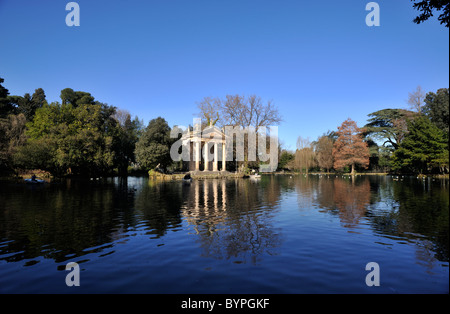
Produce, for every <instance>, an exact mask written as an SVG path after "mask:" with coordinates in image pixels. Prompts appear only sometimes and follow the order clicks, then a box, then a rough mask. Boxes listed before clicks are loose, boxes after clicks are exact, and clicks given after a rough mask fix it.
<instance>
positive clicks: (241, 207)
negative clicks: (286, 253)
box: [181, 179, 280, 263]
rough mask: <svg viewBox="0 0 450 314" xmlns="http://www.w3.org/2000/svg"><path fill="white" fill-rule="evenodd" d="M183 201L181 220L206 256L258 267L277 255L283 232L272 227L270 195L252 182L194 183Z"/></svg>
mask: <svg viewBox="0 0 450 314" xmlns="http://www.w3.org/2000/svg"><path fill="white" fill-rule="evenodd" d="M268 190H270V188H269V189H268ZM266 192H267V193H266ZM272 192H274V191H272ZM277 195H278V198H279V193H278V194H277ZM183 198H184V200H185V201H184V204H183V206H182V207H181V213H182V216H183V218H184V220H185V221H186V222H187V223H188V224H189V226H190V227H191V228H192V229H191V230H193V232H191V234H192V233H193V234H196V235H198V236H199V237H198V241H199V243H200V246H201V247H202V255H203V256H206V257H213V258H218V259H233V260H235V262H237V263H241V262H247V261H250V262H251V263H257V262H258V261H259V260H260V258H261V256H262V255H264V254H276V248H277V247H278V246H279V244H280V238H279V234H280V231H279V230H277V229H276V228H274V227H273V222H272V217H273V213H272V210H273V209H274V207H273V206H271V205H270V203H272V202H271V200H272V198H273V193H270V191H265V190H264V189H263V188H261V186H260V185H258V184H254V183H251V182H250V181H249V180H242V179H241V180H239V179H236V180H229V179H228V180H227V179H213V180H194V181H193V182H192V183H191V184H190V185H189V186H185V187H184V188H183Z"/></svg>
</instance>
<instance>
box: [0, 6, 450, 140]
mask: <svg viewBox="0 0 450 314" xmlns="http://www.w3.org/2000/svg"><path fill="white" fill-rule="evenodd" d="M68 2H69V1H66V0H42V1H35V0H0V29H1V34H2V39H1V41H0V77H3V78H4V79H5V82H4V83H3V85H4V86H5V87H6V88H7V89H8V90H9V91H10V94H11V95H21V96H22V95H23V94H25V93H27V92H28V93H30V94H31V93H33V92H34V90H35V89H36V88H40V87H41V88H43V89H44V91H45V93H46V95H47V100H48V101H49V102H52V101H60V98H59V94H60V91H61V90H62V89H64V88H66V87H70V88H73V89H74V90H80V91H86V92H90V93H91V94H92V95H93V96H94V97H95V98H96V99H97V100H99V101H102V102H105V103H108V104H110V105H114V106H117V107H118V108H120V109H126V110H128V111H130V113H131V114H132V115H137V116H138V117H139V118H141V119H143V120H144V122H145V123H146V124H147V123H148V122H149V121H150V120H151V119H153V118H156V117H158V116H162V117H164V118H165V119H166V120H167V121H168V122H169V125H170V126H173V125H176V124H177V125H185V126H186V125H188V124H190V123H192V119H193V118H194V117H195V116H194V114H195V113H196V112H197V105H196V103H197V102H199V101H200V100H202V99H203V98H204V97H206V96H211V97H224V96H225V95H227V94H244V95H250V94H256V95H258V96H261V97H262V98H263V99H264V100H266V101H267V100H272V101H273V102H274V104H275V105H276V106H277V107H278V109H279V111H280V113H281V115H282V117H283V119H284V121H283V123H282V124H281V125H280V126H279V137H280V140H281V141H282V142H283V143H284V145H285V147H287V148H290V149H294V148H295V143H296V139H297V137H298V136H302V137H305V138H306V137H309V138H310V139H311V140H315V139H317V137H318V136H320V135H322V134H323V133H325V132H326V131H328V130H335V129H336V128H337V126H338V125H340V124H341V123H342V122H343V121H344V120H345V119H347V118H352V119H353V120H355V121H356V122H357V123H358V125H360V126H363V125H364V124H365V123H366V121H367V114H369V113H371V112H374V111H376V110H380V109H384V108H406V107H407V103H406V100H407V98H408V93H409V92H412V91H414V90H415V89H416V87H417V86H418V85H421V86H422V88H423V89H424V90H425V91H427V92H428V91H436V90H437V89H439V88H442V87H448V86H449V33H448V28H446V27H444V26H443V25H440V24H439V22H438V21H436V18H432V19H431V20H429V21H427V22H425V23H424V24H420V25H416V24H414V23H413V22H412V20H413V18H414V17H415V16H416V15H417V12H416V11H415V10H414V9H413V8H412V2H411V1H409V0H396V1H392V0H389V1H388V0H384V1H376V2H377V3H378V4H379V6H380V21H381V25H380V26H379V27H368V26H367V25H366V24H365V18H366V15H367V14H368V13H369V12H368V11H366V10H365V7H366V4H367V3H368V2H370V1H366V0H343V1H301V0H295V1H290V0H278V1H275V0H239V1H235V0H208V1H204V0H159V1H149V0H147V1H137V0H130V1H112V0H110V1H106V0H79V1H76V2H77V3H78V4H79V6H80V26H79V27H68V26H66V24H65V18H66V15H67V14H68V13H69V12H68V11H65V6H66V4H67V3H68Z"/></svg>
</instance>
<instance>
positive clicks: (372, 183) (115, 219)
mask: <svg viewBox="0 0 450 314" xmlns="http://www.w3.org/2000/svg"><path fill="white" fill-rule="evenodd" d="M448 184H449V182H448V180H437V179H435V180H433V179H426V180H418V179H417V178H415V177H411V178H404V179H398V180H397V179H396V178H393V177H389V176H387V177H382V176H359V177H356V178H354V179H353V180H352V179H351V178H349V177H342V176H338V177H336V176H334V175H333V176H329V177H327V176H320V177H319V176H308V177H305V176H294V177H292V178H291V177H290V176H263V177H262V178H261V179H260V180H257V181H256V180H251V179H237V180H236V179H227V180H203V181H194V182H193V183H192V184H191V185H183V184H182V183H181V182H175V181H174V182H163V183H161V182H153V181H149V180H148V179H147V178H139V177H129V178H128V179H123V178H110V179H104V180H99V181H90V180H88V181H80V180H78V181H77V180H67V181H63V182H61V183H58V184H47V185H43V186H29V185H23V184H14V183H0V293H448V292H449V216H448V213H449V194H448V193H449V186H448ZM69 262H76V263H78V264H79V265H80V269H81V271H80V286H79V287H68V286H66V284H65V278H66V276H67V274H68V273H69V271H66V270H65V266H66V264H67V263H69ZM369 262H376V263H378V265H379V266H380V286H378V287H375V286H373V287H368V286H367V285H366V281H365V279H366V275H368V274H369V271H366V269H365V267H366V264H367V263H369Z"/></svg>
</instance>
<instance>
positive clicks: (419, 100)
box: [408, 85, 425, 113]
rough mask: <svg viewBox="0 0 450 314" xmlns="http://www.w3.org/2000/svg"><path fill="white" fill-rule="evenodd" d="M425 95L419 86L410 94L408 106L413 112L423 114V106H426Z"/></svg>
mask: <svg viewBox="0 0 450 314" xmlns="http://www.w3.org/2000/svg"><path fill="white" fill-rule="evenodd" d="M424 99H425V93H424V92H423V90H422V87H421V86H420V85H419V86H417V88H416V90H415V91H414V92H412V93H408V104H409V106H410V109H411V110H414V111H417V112H419V113H421V112H422V106H423V105H424Z"/></svg>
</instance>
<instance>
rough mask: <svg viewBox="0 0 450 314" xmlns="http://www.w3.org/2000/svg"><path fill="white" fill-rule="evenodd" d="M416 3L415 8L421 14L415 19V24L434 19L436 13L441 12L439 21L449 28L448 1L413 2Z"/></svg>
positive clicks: (424, 0) (415, 0) (417, 0)
mask: <svg viewBox="0 0 450 314" xmlns="http://www.w3.org/2000/svg"><path fill="white" fill-rule="evenodd" d="M411 1H413V2H415V3H414V4H413V8H414V9H416V10H418V11H420V12H421V13H420V14H419V15H418V16H417V17H416V18H414V20H413V21H414V23H416V24H420V23H422V22H425V21H426V20H428V19H429V18H430V17H432V16H433V15H434V13H435V11H440V12H441V14H440V15H439V16H438V21H439V22H440V23H441V24H444V26H445V27H449V23H450V18H449V10H450V9H449V1H448V0H411Z"/></svg>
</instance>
